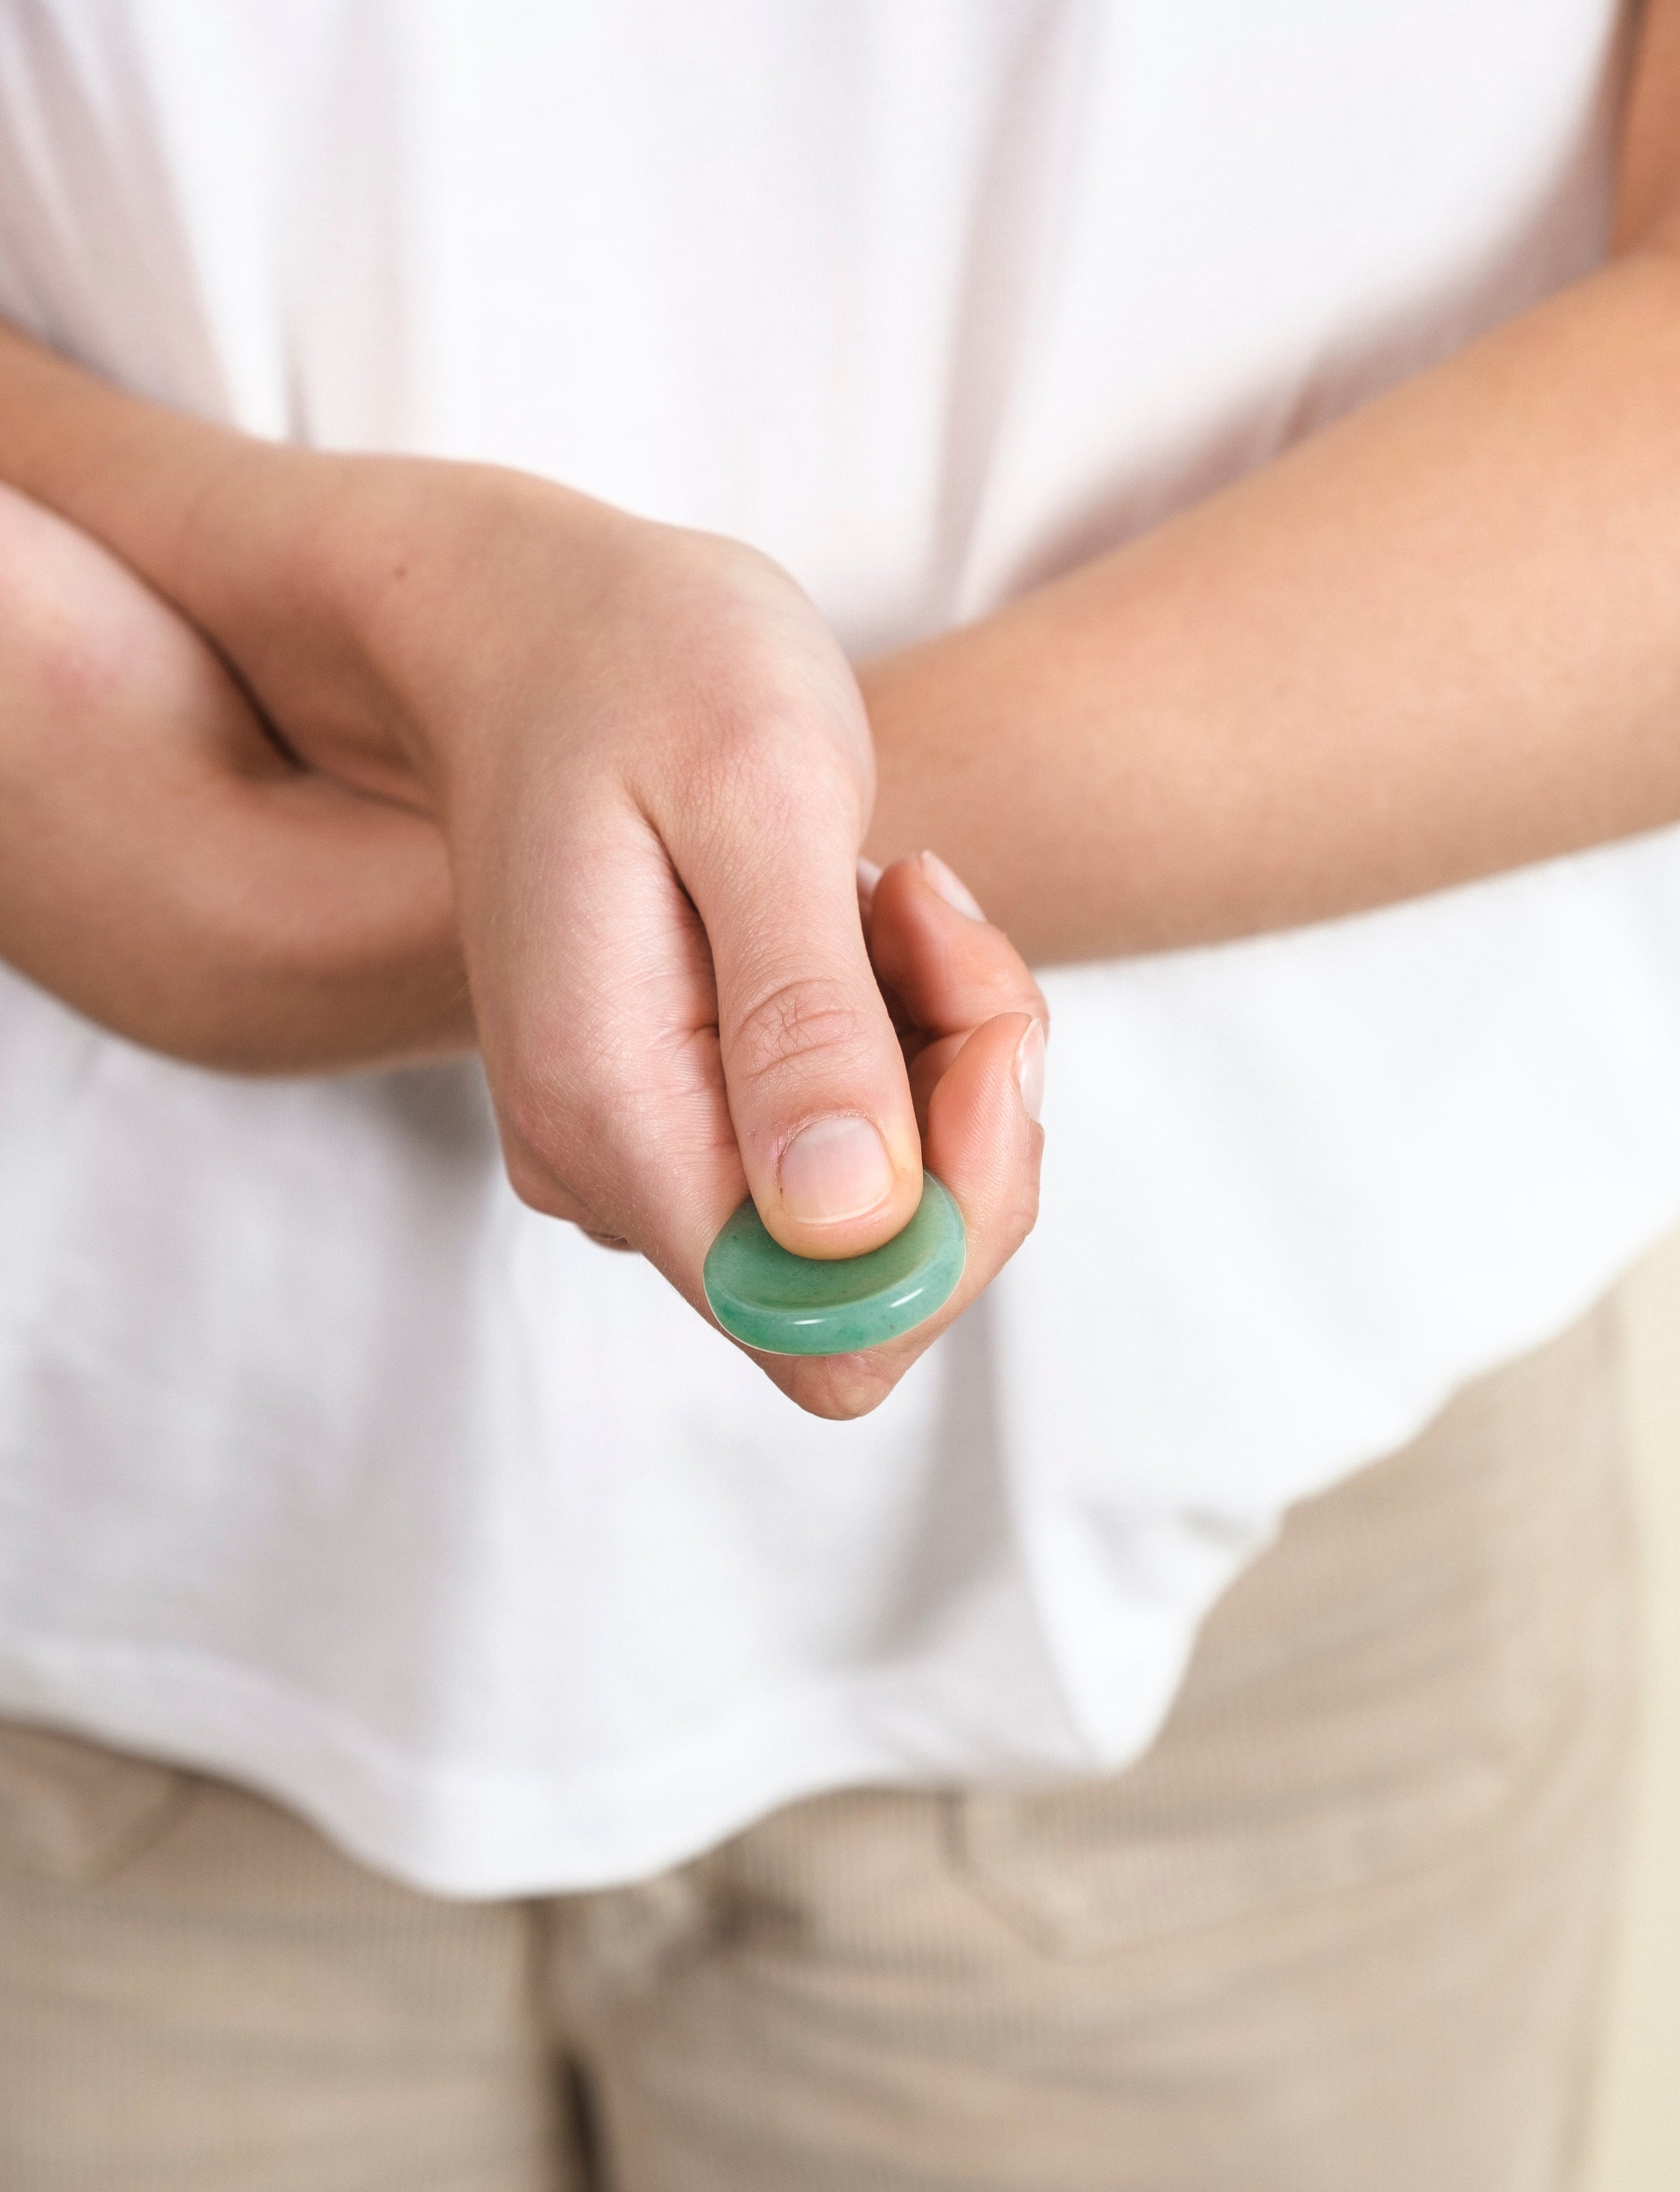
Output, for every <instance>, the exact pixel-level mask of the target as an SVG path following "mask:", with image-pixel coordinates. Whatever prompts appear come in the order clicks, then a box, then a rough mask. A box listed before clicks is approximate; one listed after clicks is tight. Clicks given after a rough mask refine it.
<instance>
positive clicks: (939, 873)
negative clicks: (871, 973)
mask: <svg viewBox="0 0 1680 2192" xmlns="http://www.w3.org/2000/svg"><path fill="white" fill-rule="evenodd" d="M869 949H870V956H871V957H872V959H873V960H874V966H875V970H876V973H877V974H878V975H879V976H880V980H881V982H882V983H883V984H884V985H886V988H887V989H889V990H891V992H892V993H893V995H894V996H895V997H896V998H897V1001H898V1002H899V1004H900V1005H901V1006H902V1008H903V1012H904V1014H905V1016H906V1018H907V1019H908V1021H909V1022H910V1023H911V1025H913V1026H914V1027H915V1028H916V1029H918V1030H920V1031H921V1032H922V1033H923V1034H924V1035H925V1036H931V1037H934V1038H936V1039H937V1038H938V1037H941V1036H953V1035H957V1034H960V1033H965V1032H966V1030H969V1029H971V1028H974V1027H977V1026H978V1025H980V1024H981V1022H982V1021H983V1020H988V1019H995V1018H996V1017H997V1015H998V1014H999V1013H1029V1014H1030V1015H1031V1016H1032V1017H1033V1018H1034V1019H1038V1020H1040V1021H1042V1022H1043V1023H1044V1025H1045V1026H1046V1028H1047V1027H1048V1025H1049V1022H1050V1010H1049V1008H1048V1006H1046V1004H1045V1001H1044V996H1043V993H1042V992H1041V991H1040V990H1039V985H1038V984H1037V983H1036V982H1035V981H1034V979H1033V977H1032V975H1031V974H1030V973H1028V968H1027V963H1026V962H1025V961H1024V960H1023V959H1022V956H1021V955H1020V953H1019V952H1018V951H1017V950H1016V948H1015V946H1014V945H1013V944H1011V942H1010V940H1009V939H1008V937H1007V936H1005V933H1004V932H1003V931H1002V929H1000V928H994V927H993V925H992V924H991V922H988V921H987V920H986V918H985V916H983V915H982V913H981V911H980V909H979V907H978V906H977V905H976V904H975V901H974V899H973V898H972V897H971V895H970V893H969V892H968V891H967V889H966V888H965V886H964V885H963V883H962V882H960V880H959V879H958V877H957V876H954V875H953V874H952V872H951V871H950V869H949V868H948V867H947V866H946V865H945V863H944V862H943V860H941V859H938V858H937V856H936V855H935V854H934V853H916V854H914V855H913V856H912V857H911V858H910V859H903V860H895V861H894V862H893V864H892V865H891V867H890V868H888V869H887V870H886V872H885V873H884V874H883V875H882V876H881V878H880V882H878V883H877V884H876V886H875V889H874V904H873V907H872V911H871V920H870V928H869Z"/></svg>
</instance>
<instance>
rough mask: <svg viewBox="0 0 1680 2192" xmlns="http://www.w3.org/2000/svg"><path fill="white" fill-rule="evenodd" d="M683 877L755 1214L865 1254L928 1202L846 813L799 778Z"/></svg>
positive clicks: (827, 1248) (825, 1250) (773, 1229)
mask: <svg viewBox="0 0 1680 2192" xmlns="http://www.w3.org/2000/svg"><path fill="white" fill-rule="evenodd" d="M766 805H767V802H766V803H762V804H760V805H759V806H758V808H757V812H758V813H759V815H760V826H759V827H758V828H757V829H755V831H753V832H751V833H749V835H745V836H740V837H737V838H736V839H735V840H734V842H732V843H731V844H730V845H729V847H728V848H727V851H726V854H724V855H721V856H719V857H715V858H712V859H702V860H701V861H700V862H699V863H698V866H697V867H695V868H694V870H693V871H692V872H691V871H690V864H687V863H685V866H684V877H683V879H684V882H686V885H687V887H688V889H689V891H690V893H691V894H692V897H693V899H694V902H695V905H696V908H697V910H698V912H699V915H700V918H701V920H702V921H703V922H704V924H705V928H706V933H707V937H708V939H709V942H710V945H711V953H712V965H713V969H714V972H715V976H716V980H717V1008H718V1039H719V1043H720V1049H721V1053H722V1064H723V1075H724V1082H725V1085H726V1089H727V1092H728V1099H729V1112H730V1117H731V1120H732V1123H733V1125H734V1128H735V1138H736V1141H737V1145H738V1146H739V1149H740V1152H741V1162H742V1164H743V1167H744V1168H745V1171H746V1175H747V1184H748V1185H749V1188H750V1189H751V1190H752V1196H753V1200H754V1202H755V1203H756V1204H757V1206H758V1210H759V1215H760V1217H761V1218H762V1219H763V1220H764V1223H765V1226H766V1230H768V1231H769V1232H770V1234H771V1235H772V1236H773V1237H774V1238H775V1239H776V1240H777V1241H779V1242H781V1244H782V1246H783V1247H784V1248H789V1249H792V1250H793V1252H794V1253H795V1254H796V1255H800V1256H816V1257H836V1256H856V1255H861V1254H863V1253H864V1251H865V1250H867V1249H869V1248H875V1247H880V1244H881V1242H884V1241H889V1240H891V1238H892V1236H893V1235H894V1234H896V1233H898V1232H901V1231H902V1230H903V1228H904V1227H905V1226H906V1225H908V1224H909V1222H910V1219H912V1218H913V1217H914V1215H915V1212H916V1206H917V1204H918V1203H919V1202H920V1200H921V1185H922V1172H921V1145H920V1139H919V1138H918V1135H917V1132H916V1121H915V1111H914V1105H913V1104H912V1101H911V1097H910V1086H909V1079H908V1075H907V1073H906V1071H905V1067H904V1059H903V1052H902V1051H901V1049H900V1048H899V1044H898V1038H897V1035H896V1033H895V1032H894V1030H893V1026H892V1022H891V1018H890V1016H889V1014H888V1013H887V1009H886V1004H885V1002H883V1000H882V997H881V993H880V985H878V983H877V982H876V980H875V977H874V970H873V969H872V968H871V967H870V965H869V956H868V950H867V949H866V948H865V945H864V941H863V925H862V922H861V920H860V918H859V913H858V902H857V860H856V854H855V851H854V848H853V837H854V823H853V818H852V817H851V815H849V814H844V813H827V812H826V811H825V807H826V802H823V801H821V800H820V799H818V800H815V801H813V800H812V796H811V793H810V791H808V790H806V789H805V788H804V787H801V788H800V790H799V791H795V792H794V793H793V794H792V795H790V796H789V799H788V800H787V801H785V802H782V803H781V805H780V809H779V813H777V816H776V822H775V825H774V826H765V824H764V817H765V815H766Z"/></svg>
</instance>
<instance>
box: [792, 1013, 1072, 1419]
mask: <svg viewBox="0 0 1680 2192" xmlns="http://www.w3.org/2000/svg"><path fill="white" fill-rule="evenodd" d="M1043 1093H1044V1029H1043V1026H1042V1025H1041V1023H1040V1022H1039V1021H1038V1020H1037V1019H1034V1017H1032V1016H1031V1015H1029V1014H1027V1013H1004V1014H1001V1015H999V1018H997V1019H993V1020H988V1022H987V1023H986V1024H985V1025H984V1026H983V1027H979V1028H976V1029H975V1030H972V1032H971V1034H970V1035H969V1036H967V1037H966V1039H965V1041H964V1042H962V1044H961V1047H960V1050H959V1051H958V1053H957V1054H956V1056H955V1058H954V1061H953V1063H952V1064H951V1065H950V1066H949V1067H948V1070H946V1072H945V1074H944V1076H943V1078H942V1079H941V1081H940V1082H939V1084H938V1086H937V1087H936V1088H935V1089H934V1091H933V1093H932V1095H931V1098H930V1099H929V1104H928V1133H927V1137H926V1141H925V1148H926V1151H927V1165H928V1169H929V1170H930V1171H931V1172H932V1173H934V1174H935V1175H936V1176H937V1178H938V1179H942V1180H943V1182H944V1183H945V1184H946V1186H947V1187H948V1188H949V1190H950V1191H951V1193H952V1195H953V1196H954V1198H955V1200H956V1202H957V1206H958V1207H959V1208H960V1210H961V1212H962V1214H963V1224H964V1226H965V1229H966V1231H967V1235H968V1255H967V1260H966V1262H965V1264H964V1267H963V1275H962V1278H961V1280H960V1282H959V1284H958V1287H957V1289H956V1291H955V1293H954V1294H953V1295H952V1297H951V1299H950V1300H949V1301H948V1303H947V1304H945V1306H944V1307H943V1309H942V1310H940V1311H939V1313H938V1315H937V1316H933V1317H930V1318H929V1319H928V1321H927V1322H926V1323H925V1324H922V1325H918V1326H917V1327H916V1329H915V1330H914V1332H910V1333H906V1334H905V1335H904V1337H903V1339H898V1340H894V1341H892V1342H891V1344H889V1345H887V1346H886V1347H877V1348H873V1349H871V1350H869V1351H868V1353H866V1354H861V1355H842V1356H819V1357H817V1358H815V1359H814V1360H810V1361H797V1362H795V1361H790V1360H789V1358H786V1357H780V1358H777V1357H771V1356H761V1357H760V1358H759V1359H760V1361H763V1362H764V1363H765V1366H766V1368H767V1369H769V1370H770V1372H771V1374H772V1377H774V1378H775V1379H776V1380H777V1383H778V1384H781V1385H782V1387H783V1390H784V1391H786V1392H787V1393H789V1395H790V1396H791V1397H792V1398H793V1399H794V1400H796V1401H798V1402H799V1403H800V1406H801V1407H806V1408H808V1409H811V1410H812V1412H813V1413H816V1414H819V1415H828V1416H839V1417H850V1416H857V1415H862V1414H863V1413H866V1412H867V1411H868V1409H870V1408H872V1407H875V1406H876V1405H877V1404H878V1403H879V1402H880V1401H881V1400H883V1399H884V1398H885V1397H886V1395H887V1394H888V1393H889V1392H891V1390H892V1388H893V1386H894V1385H895V1384H897V1382H898V1380H899V1379H900V1378H902V1377H903V1374H904V1373H905V1371H906V1370H908V1368H909V1367H910V1365H911V1364H912V1363H913V1362H914V1361H915V1360H916V1359H917V1357H918V1356H920V1355H922V1354H924V1353H925V1351H926V1350H927V1349H928V1348H929V1347H930V1346H931V1344H933V1342H934V1341H935V1340H936V1339H937V1338H938V1337H939V1335H940V1333H942V1332H944V1331H945V1330H947V1329H948V1327H949V1326H950V1325H952V1324H953V1323H954V1321H956V1319H957V1318H958V1317H959V1316H961V1315H962V1313H963V1311H964V1310H965V1309H966V1308H967V1307H968V1306H969V1304H970V1303H971V1302H972V1301H974V1300H975V1299H977V1296H979V1295H980V1294H982V1293H984V1291H985V1290H986V1288H987V1287H988V1286H989V1285H990V1284H991V1282H992V1281H993V1280H994V1278H995V1277H996V1276H997V1275H998V1273H999V1271H1000V1270H1002V1269H1003V1267H1004V1265H1005V1264H1006V1263H1007V1262H1008V1261H1009V1259H1010V1258H1011V1256H1012V1255H1013V1254H1014V1253H1015V1252H1016V1250H1017V1248H1018V1247H1020V1246H1021V1243H1022V1242H1023V1241H1024V1240H1025V1239H1026V1237H1027V1236H1028V1233H1029V1232H1031V1230H1032V1229H1033V1224H1034V1219H1035V1218H1036V1217H1037V1215H1038V1205H1039V1164H1040V1161H1041V1159H1042V1156H1043V1153H1044V1133H1043V1130H1042V1128H1041V1127H1039V1123H1038V1116H1037V1115H1038V1112H1039V1108H1040V1106H1041V1103H1042V1099H1043Z"/></svg>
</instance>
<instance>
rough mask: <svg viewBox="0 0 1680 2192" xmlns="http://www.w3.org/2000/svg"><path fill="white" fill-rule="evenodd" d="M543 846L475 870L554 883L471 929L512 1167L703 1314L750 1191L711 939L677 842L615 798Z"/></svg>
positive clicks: (589, 803) (517, 1182)
mask: <svg viewBox="0 0 1680 2192" xmlns="http://www.w3.org/2000/svg"><path fill="white" fill-rule="evenodd" d="M541 854H542V858H541V862H540V865H537V864H536V861H535V859H534V858H533V856H532V853H531V852H530V850H529V848H527V847H525V846H524V845H523V844H522V843H521V842H520V840H519V839H518V837H517V836H516V835H515V836H514V838H513V839H512V840H511V841H510V842H498V844H497V846H496V848H495V849H494V852H493V853H489V852H487V853H484V854H482V855H481V857H480V858H479V859H477V860H476V861H475V863H474V864H473V868H472V871H471V876H470V880H471V879H472V878H473V877H476V876H477V875H478V874H480V873H481V872H488V871H492V870H493V868H494V867H495V866H497V865H499V866H500V867H501V869H502V870H503V871H504V872H505V871H510V870H513V869H516V868H517V867H519V866H521V865H531V866H532V868H533V870H534V872H535V873H536V874H537V875H538V876H539V877H540V887H539V888H537V889H535V890H533V891H532V893H531V897H530V900H529V910H528V912H527V914H526V915H525V917H523V918H521V919H520V920H518V921H516V922H510V923H504V924H503V925H501V926H500V927H493V926H492V924H491V923H489V922H480V923H478V924H476V926H475V928H470V930H469V933H470V935H471V936H473V938H474V940H475V942H476V945H477V946H478V949H477V951H476V956H475V958H474V963H473V967H472V973H473V980H474V989H475V995H476V997H477V999H478V1001H479V1004H480V1019H481V1033H482V1039H483V1048H484V1054H485V1062H486V1067H487V1072H488V1076H489V1080H490V1085H491V1091H492V1094H493V1097H494V1099H495V1103H496V1110H497V1117H498V1123H499V1125H500V1127H501V1133H502V1143H503V1150H504V1156H505V1157H506V1160H507V1167H508V1173H509V1177H510V1180H511V1181H512V1184H513V1185H514V1188H515V1191H516V1192H517V1193H518V1195H519V1196H521V1199H522V1200H523V1201H525V1202H528V1203H529V1204H531V1205H532V1207H533V1208H535V1209H538V1210H540V1211H542V1212H543V1213H544V1214H545V1215H548V1216H551V1217H557V1218H561V1219H568V1220H570V1221H571V1222H572V1224H578V1225H581V1226H583V1227H584V1230H586V1231H588V1232H589V1233H590V1234H591V1235H594V1236H612V1237H614V1238H618V1239H621V1240H626V1241H628V1242H630V1244H631V1245H632V1246H633V1247H635V1248H636V1249H638V1250H639V1251H640V1252H641V1253H642V1254H644V1255H646V1257H647V1258H648V1259H649V1260H650V1261H651V1262H652V1263H653V1264H655V1265H656V1266H657V1267H658V1269H659V1270H662V1271H663V1273H664V1274H665V1276H666V1277H667V1278H669V1280H670V1281H671V1282H672V1283H673V1284H674V1285H675V1286H676V1287H678V1288H679V1289H680V1290H681V1292H682V1293H683V1294H684V1295H685V1296H686V1299H688V1300H689V1301H691V1302H692V1304H694V1305H695V1306H696V1307H697V1308H702V1307H703V1300H704V1296H703V1288H702V1281H701V1269H702V1265H703V1261H704V1258H705V1254H706V1251H707V1249H708V1248H709V1247H710V1245H711V1242H712V1241H713V1240H714V1238H715V1236H716V1234H717V1231H718V1230H719V1228H720V1226H721V1225H722V1224H723V1223H724V1222H725V1220H726V1219H727V1218H728V1216H729V1215H730V1213H731V1212H732V1211H733V1210H734V1209H736V1208H737V1206H738V1205H739V1203H740V1202H741V1200H742V1197H743V1196H744V1194H745V1193H746V1179H745V1176H744V1175H743V1172H742V1169H741V1162H740V1157H739V1155H738V1152H737V1149H736V1145H735V1135H734V1130H733V1128H732V1125H731V1123H730V1118H729V1112H728V1107H727V1104H726V1099H725V1092H724V1085H723V1071H722V1066H721V1064H720V1059H719V1054H718V1042H717V1032H716V1025H715V1023H716V1014H717V1006H716V996H715V986H714V984H713V979H712V971H711V962H710V958H709V953H708V951H707V948H706V939H705V934H704V932H703V929H702V928H701V926H700V922H699V920H698V916H697V915H696V913H695V910H694V908H693V906H692V905H691V903H690V902H689V900H688V899H687V898H686V896H685V895H684V893H683V892H682V890H681V888H680V887H679V885H678V883H677V882H676V878H675V876H674V874H673V873H672V871H671V867H670V863H669V859H668V858H667V855H666V852H665V848H664V847H663V845H662V844H661V843H660V842H659V841H658V838H657V837H656V836H654V834H653V833H652V831H651V830H650V829H649V828H648V826H647V825H646V821H645V820H644V819H643V818H642V817H641V815H640V814H639V813H635V812H634V811H633V810H627V809H625V808H623V807H622V806H620V805H619V804H618V803H617V802H615V801H613V800H611V799H605V800H597V799H590V798H587V797H580V798H579V799H578V801H577V802H575V803H574V805H573V806H572V808H570V809H568V811H567V814H566V816H565V817H564V821H563V827H561V829H559V830H557V831H555V834H554V836H552V838H550V836H548V834H547V832H546V831H545V832H544V842H543V844H542V846H541Z"/></svg>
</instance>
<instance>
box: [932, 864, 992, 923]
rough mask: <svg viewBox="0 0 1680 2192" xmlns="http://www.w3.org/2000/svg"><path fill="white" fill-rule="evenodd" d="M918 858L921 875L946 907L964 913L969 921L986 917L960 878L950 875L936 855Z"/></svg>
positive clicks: (977, 901) (977, 900) (978, 902)
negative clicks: (952, 906) (950, 906)
mask: <svg viewBox="0 0 1680 2192" xmlns="http://www.w3.org/2000/svg"><path fill="white" fill-rule="evenodd" d="M920 858H921V864H922V873H923V874H924V875H925V876H926V877H927V880H928V881H929V882H931V884H932V886H933V888H934V889H935V890H937V892H938V893H939V895H940V897H941V898H943V899H944V901H945V903H946V905H954V907H955V908H956V910H957V911H958V912H959V913H965V914H966V915H967V916H968V917H969V919H970V920H971V921H984V919H985V918H986V916H985V915H984V914H983V913H982V911H981V910H980V901H979V899H977V898H976V896H975V895H974V893H973V892H972V891H971V889H970V888H969V887H968V885H967V884H966V883H965V882H964V881H963V879H962V877H961V876H958V875H954V874H953V873H952V871H951V870H950V869H949V868H948V867H947V866H946V865H945V863H944V862H943V860H942V859H940V857H939V855H938V853H922V854H921V856H920Z"/></svg>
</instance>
